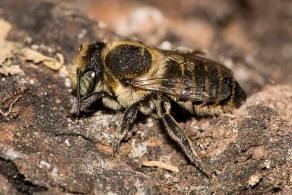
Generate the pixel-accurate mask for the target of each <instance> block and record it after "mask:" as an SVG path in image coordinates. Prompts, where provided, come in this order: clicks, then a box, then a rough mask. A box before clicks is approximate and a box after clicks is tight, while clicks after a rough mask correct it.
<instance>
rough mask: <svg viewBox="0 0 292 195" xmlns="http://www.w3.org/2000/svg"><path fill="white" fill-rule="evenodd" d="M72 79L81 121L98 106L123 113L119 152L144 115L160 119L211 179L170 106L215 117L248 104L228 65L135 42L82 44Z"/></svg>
mask: <svg viewBox="0 0 292 195" xmlns="http://www.w3.org/2000/svg"><path fill="white" fill-rule="evenodd" d="M70 77H71V83H72V86H73V89H75V91H76V95H77V104H75V105H74V106H73V107H72V110H71V113H74V114H76V115H77V117H79V115H80V112H83V111H86V110H88V109H89V107H90V105H92V104H93V103H94V102H96V101H98V100H101V101H102V103H103V105H104V106H106V107H108V108H110V109H113V110H125V112H124V116H123V121H122V123H121V126H120V128H119V132H118V136H117V139H116V142H115V144H114V150H115V151H116V150H117V149H118V147H119V145H120V143H121V141H123V139H124V138H125V136H126V135H127V133H128V131H129V129H130V128H131V126H132V125H133V123H134V121H135V119H136V117H137V113H138V112H141V113H142V114H144V115H151V116H154V117H157V118H159V119H161V121H162V123H163V124H164V127H165V129H166V131H167V133H168V134H169V135H170V137H171V138H172V139H173V140H174V141H175V142H176V143H177V144H178V145H179V146H180V148H181V149H182V151H183V152H184V153H185V155H186V156H187V157H188V159H189V160H190V162H191V163H192V164H194V165H195V166H196V167H197V168H198V169H199V170H200V171H201V172H202V173H203V174H205V175H207V176H210V175H211V174H210V172H209V171H207V169H206V168H205V167H204V165H203V164H202V163H201V161H200V159H199V158H198V155H197V154H196V152H195V150H194V148H193V146H192V142H191V141H190V139H189V138H188V136H187V135H186V134H185V132H184V131H183V130H182V129H181V128H180V127H179V125H178V123H177V122H176V120H175V119H174V118H173V116H172V115H171V114H170V111H171V102H175V103H177V104H178V105H180V106H181V107H182V108H183V109H185V110H187V111H189V112H190V113H191V114H194V115H197V116H214V115H219V114H221V113H225V112H231V111H232V109H234V108H237V107H239V106H240V104H241V103H242V102H243V101H244V100H245V99H246V94H245V92H244V90H243V89H242V88H241V87H240V85H239V84H238V82H237V81H236V80H235V79H234V77H233V75H232V72H231V70H229V69H228V68H226V67H225V66H224V65H222V64H220V63H218V62H216V61H213V60H210V59H208V58H205V57H202V56H201V55H198V53H196V52H193V53H192V52H186V51H179V50H178V51H172V50H162V49H157V48H153V47H149V46H146V45H144V44H143V43H141V42H137V41H114V42H112V43H108V42H95V43H84V44H82V45H81V47H80V48H79V52H78V53H77V55H76V56H75V58H74V60H73V63H72V66H71V72H70Z"/></svg>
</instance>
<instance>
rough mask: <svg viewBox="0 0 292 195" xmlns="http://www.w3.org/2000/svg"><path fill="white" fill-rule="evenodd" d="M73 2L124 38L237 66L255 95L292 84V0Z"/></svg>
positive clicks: (98, 0)
mask: <svg viewBox="0 0 292 195" xmlns="http://www.w3.org/2000/svg"><path fill="white" fill-rule="evenodd" d="M69 2H70V3H73V4H74V7H75V6H76V7H78V8H79V9H81V10H82V11H83V12H84V13H86V14H87V15H88V16H89V17H91V18H93V19H95V20H97V21H100V22H99V26H100V27H106V28H110V29H112V30H113V31H114V32H115V33H116V34H118V35H120V36H122V37H126V38H127V37H129V38H130V39H138V40H141V41H143V42H145V43H147V44H148V45H153V46H157V47H160V48H163V49H171V48H173V47H177V46H181V45H184V46H188V47H191V48H194V49H200V50H202V51H204V52H206V54H207V56H208V57H212V58H215V59H217V60H218V61H220V62H222V63H224V64H225V65H226V66H228V67H229V68H231V69H233V71H234V74H235V76H236V77H237V79H238V80H239V81H241V82H243V85H244V87H245V89H246V90H247V91H248V93H249V94H251V93H254V92H256V91H258V90H259V89H261V88H262V87H263V86H265V85H267V84H289V85H291V84H292V82H291V81H292V65H291V61H292V38H291V35H292V1H290V0H278V1H275V0H255V1H254V0H237V1H234V0H216V1H212V0H196V1H194V0H184V1H177V0H167V1H166V0H165V1H155V0H127V1H126V0H108V1H103V0H83V1H78V0H74V1H72V0H67V3H69Z"/></svg>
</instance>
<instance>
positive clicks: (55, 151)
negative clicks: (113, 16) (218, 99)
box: [0, 0, 292, 194]
mask: <svg viewBox="0 0 292 195" xmlns="http://www.w3.org/2000/svg"><path fill="white" fill-rule="evenodd" d="M212 2H213V1H212ZM225 2H226V6H225V8H224V9H225V11H222V13H221V12H220V9H219V10H217V12H214V9H215V8H214V7H213V6H215V5H213V6H209V7H206V8H205V12H206V14H205V15H204V14H203V13H202V12H200V14H201V16H204V17H206V18H208V16H209V15H210V13H214V14H217V15H215V16H212V17H209V18H208V19H210V21H211V22H213V23H214V24H217V25H218V29H219V30H218V31H220V28H222V26H221V27H220V25H223V24H222V23H224V22H227V21H228V19H230V18H229V17H230V15H231V16H232V15H233V14H235V13H234V12H236V10H237V9H236V8H234V6H235V5H233V3H231V2H229V1H225ZM228 2H229V3H228ZM232 2H233V1H232ZM240 2H242V3H243V5H245V4H244V2H249V1H240ZM257 2H258V1H257ZM261 2H263V1H261ZM265 2H266V1H265ZM268 2H270V1H268ZM283 2H284V1H283ZM149 4H151V5H153V6H155V5H156V3H155V2H154V3H153V2H152V1H149ZM209 4H211V3H209ZM215 4H216V3H215ZM287 4H288V3H287ZM203 5H205V4H204V3H202V5H201V6H203ZM231 5H232V6H231ZM261 5H262V4H261ZM241 6H242V5H241ZM259 6H260V5H259V4H257V3H247V4H246V7H245V9H250V10H254V9H257V10H258V9H259V8H258V7H259ZM266 6H270V4H269V3H267V4H266ZM279 6H280V5H277V6H276V8H275V9H276V11H275V12H276V13H272V14H274V16H275V17H276V16H277V17H280V16H279V10H281V9H280V8H279ZM282 6H283V7H284V6H285V5H284V3H283V5H282ZM24 7H25V9H24ZM158 7H159V6H158ZM203 7H204V6H203ZM223 7H224V6H223ZM235 7H236V6H235ZM291 7H292V6H291V4H290V8H291ZM179 8H180V9H183V8H181V7H179ZM184 9H187V8H186V7H185V8H184ZM261 11H262V12H264V11H263V10H261ZM277 11H278V12H277ZM185 13H186V16H185V17H187V14H189V15H191V14H192V13H188V12H187V11H186V12H185ZM223 13H224V14H226V13H228V14H227V15H226V16H225V15H224V14H223ZM244 13H245V12H244ZM252 13H253V14H254V17H255V18H257V17H256V16H257V14H258V13H254V12H252ZM208 14H209V15H208ZM241 14H243V13H241ZM199 16H200V15H199ZM199 16H197V15H196V14H195V15H194V17H199ZM225 17H226V18H227V19H226V18H225ZM259 18H260V17H258V20H257V21H258V25H263V24H262V23H261V22H262V21H261V20H260V19H259ZM216 19H217V20H216ZM0 20H1V21H2V22H3V21H5V24H6V26H4V25H3V26H2V27H3V28H2V27H1V28H2V29H0V44H2V42H3V44H4V49H3V51H4V50H5V49H7V50H8V49H9V51H10V47H11V52H10V53H11V54H13V55H8V57H7V59H6V58H5V60H3V61H2V62H1V55H0V62H1V63H3V64H0V68H1V67H2V68H4V67H6V66H5V64H8V62H9V63H10V65H17V66H18V67H19V68H20V70H21V71H18V72H17V73H15V74H14V72H13V71H11V69H6V70H7V71H8V73H7V74H4V71H3V72H1V74H0V111H1V113H0V194H100V193H110V192H111V193H117V194H142V193H144V194H159V193H162V194H164V193H165V194H166V193H174V194H180V193H187V194H212V193H219V194H220V193H222V194H263V193H273V192H283V193H284V192H285V193H287V194H289V193H292V87H291V85H268V84H269V83H270V81H269V79H268V78H269V77H270V75H272V73H274V72H273V71H272V70H273V69H274V67H275V65H274V64H273V65H269V64H267V63H268V60H269V58H270V57H267V56H266V54H264V53H261V52H260V54H259V56H258V58H256V60H255V61H256V62H257V63H255V64H256V65H255V67H251V64H252V65H254V64H253V62H255V61H252V62H251V61H249V60H248V59H249V58H248V57H247V53H248V52H250V51H251V50H253V49H255V48H256V49H261V47H263V48H264V47H265V46H264V43H265V41H267V40H265V39H264V38H262V39H261V40H260V41H258V42H254V45H253V47H250V46H246V45H244V43H239V44H242V45H243V47H248V49H249V50H247V51H244V50H240V49H239V50H238V49H235V48H233V47H231V48H230V47H229V46H230V45H229V44H228V43H222V47H220V46H217V47H219V48H221V50H219V49H218V52H217V53H215V52H214V53H211V54H210V55H211V56H213V57H215V58H216V59H225V62H228V60H226V58H227V59H230V60H232V65H231V68H232V69H233V71H234V73H235V76H237V75H238V79H239V81H240V82H241V83H242V84H243V86H244V88H245V89H246V90H247V92H248V94H249V95H250V96H249V98H248V100H247V102H246V103H245V104H244V105H242V106H241V107H240V108H239V109H238V110H235V111H234V113H233V115H222V116H219V117H214V118H195V117H193V116H190V115H188V117H187V118H185V117H179V116H180V115H182V114H186V113H185V112H184V111H183V110H181V109H180V108H178V107H175V108H174V111H173V115H174V116H175V117H176V118H177V119H178V121H179V123H180V125H181V127H183V128H184V129H185V131H186V133H187V134H188V135H189V137H190V138H191V139H192V141H193V145H194V146H195V150H196V151H197V152H198V153H199V154H200V158H201V159H202V161H203V162H204V164H205V166H206V167H207V168H208V169H209V170H212V172H213V177H212V178H211V179H208V178H206V177H205V176H204V175H202V174H201V173H200V172H198V170H197V169H196V168H195V167H194V166H192V165H190V164H189V162H188V160H187V159H186V157H185V156H184V155H183V154H182V152H181V150H180V149H179V147H177V146H176V145H175V143H174V142H173V141H171V140H170V138H169V136H168V135H167V134H166V131H165V130H164V129H163V126H162V125H161V123H160V122H159V121H157V120H155V119H151V118H146V119H145V117H144V116H142V115H141V116H139V119H138V121H137V122H136V123H135V125H134V127H133V130H132V131H131V133H130V135H129V136H128V140H127V141H126V142H125V143H123V144H122V146H121V148H120V149H119V153H118V154H117V155H116V156H115V157H113V156H112V147H111V145H110V144H111V143H112V141H113V140H114V137H115V133H116V131H117V128H118V127H119V125H120V121H121V119H122V112H113V111H110V110H108V109H105V108H104V107H102V106H101V104H97V105H96V107H97V109H96V110H97V111H96V112H95V113H93V114H92V115H89V116H88V115H83V116H82V117H81V119H80V120H79V121H77V120H76V119H74V118H70V117H69V116H68V110H69V109H70V106H71V104H72V101H71V100H72V99H73V96H72V94H71V89H70V86H69V84H68V79H67V78H66V74H65V73H66V72H65V73H64V74H62V72H61V71H54V70H51V69H50V68H48V67H47V66H45V65H44V64H43V63H42V62H38V61H33V60H27V59H26V58H25V56H24V57H23V53H22V52H21V51H22V49H23V48H33V49H35V50H37V51H38V52H40V53H42V54H44V55H46V56H50V57H55V56H56V54H57V53H60V54H62V55H63V56H64V58H65V64H66V66H67V64H69V63H70V61H71V59H72V57H73V56H74V53H75V52H76V50H77V48H78V47H79V45H80V44H81V43H82V42H85V41H95V40H103V39H107V40H114V39H118V38H119V37H118V36H117V35H116V33H114V32H113V31H111V30H109V29H107V28H104V27H103V26H102V25H99V23H98V22H96V21H95V20H93V19H89V18H88V17H87V16H85V15H84V14H83V13H81V12H80V11H79V10H77V9H75V7H74V6H72V5H71V6H69V5H68V4H67V3H62V2H61V3H60V2H59V1H54V2H53V3H52V2H50V1H32V0H22V1H16V0H2V1H1V2H0ZM246 20H247V22H248V21H250V23H252V22H255V21H253V19H252V18H247V19H246ZM290 21H292V17H291V16H290ZM1 24H4V23H1ZM272 24H274V25H277V24H276V23H272ZM231 25H232V24H231ZM7 26H10V27H9V32H8V33H2V34H1V32H4V31H5V28H4V27H7ZM276 27H279V28H280V26H279V25H278V26H275V28H276ZM7 28H8V27H7ZM235 28H236V26H235ZM207 29H208V28H207ZM170 33H174V34H176V33H177V32H170ZM256 33H257V31H256V30H254V29H252V31H251V32H250V34H249V35H250V36H251V37H253V38H254V39H256V36H257V34H256ZM258 33H259V32H258ZM277 33H279V34H281V32H280V30H279V32H277ZM285 33H286V31H285V32H283V36H286V34H285ZM4 34H5V37H1V36H4ZM232 34H233V33H230V34H229V35H226V36H232ZM139 36H143V34H142V35H139ZM165 36H167V35H165ZM186 36H187V35H186ZM213 36H215V38H213V39H216V38H218V40H219V39H220V35H216V34H214V35H213ZM216 36H218V37H216ZM171 37H174V35H173V36H171ZM1 38H3V40H2V39H1ZM140 38H141V39H142V40H144V41H147V37H140ZM265 38H266V37H265ZM174 40H175V41H176V42H177V43H184V41H183V40H178V38H177V37H176V38H175V39H174ZM231 40H233V39H232V38H231ZM271 40H272V41H273V40H274V39H271ZM175 41H174V42H175ZM269 41H270V40H269ZM288 41H289V42H290V44H291V43H292V40H291V37H290V40H288ZM153 43H154V44H157V46H158V43H155V41H154V42H153ZM235 43H238V42H236V41H235ZM3 44H2V45H3ZM204 44H205V43H204ZM269 44H270V42H269ZM277 44H278V43H275V45H276V46H275V47H277ZM6 45H7V47H6ZM8 45H9V47H8ZM290 47H291V46H290ZM0 48H1V49H2V48H3V47H1V46H0ZM287 48H288V46H287ZM2 53H3V52H2ZM8 53H9V52H8ZM223 53H227V54H226V56H227V57H226V56H225V58H223V56H222V55H223ZM3 55H4V54H3ZM274 55H275V57H276V55H277V54H274ZM287 55H288V54H287ZM4 57H5V56H4ZM290 58H291V56H290ZM277 59H278V58H277ZM288 59H289V56H288V57H287V58H283V59H282V61H281V59H279V60H278V63H279V64H284V63H285V62H287V61H288ZM272 60H274V61H273V62H276V61H277V60H276V59H272ZM259 62H261V63H259ZM289 63H291V61H290V62H289ZM261 64H267V66H266V67H265V68H266V69H265V71H264V72H261V71H260V70H262V69H263V68H262V66H261ZM290 65H291V64H290ZM7 67H8V66H7ZM7 67H6V68H7ZM10 67H14V68H15V67H16V66H10ZM279 67H285V66H284V65H279ZM286 67H288V68H287V71H289V66H288V65H287V64H286ZM0 70H2V69H0ZM17 70H19V69H17ZM290 70H291V67H290ZM240 71H241V72H242V71H243V72H244V73H243V74H241V75H244V76H240V73H239V72H240ZM20 72H21V73H20ZM290 74H291V72H290ZM64 75H65V76H64ZM279 75H280V76H279ZM284 75H287V72H285V70H282V72H279V71H278V70H277V72H276V73H275V74H274V76H273V79H276V78H281V77H284ZM285 79H287V78H285ZM285 79H284V78H283V79H282V80H281V79H280V82H282V83H288V82H287V81H286V80H285ZM290 84H291V83H290ZM177 113H182V114H177ZM147 161H161V162H164V163H165V164H167V165H168V166H169V167H172V168H173V167H175V168H178V170H179V171H178V172H176V171H169V170H166V169H162V168H161V167H163V166H161V167H152V166H143V164H145V165H146V164H147V163H145V162H147ZM172 168H169V169H170V170H177V169H172Z"/></svg>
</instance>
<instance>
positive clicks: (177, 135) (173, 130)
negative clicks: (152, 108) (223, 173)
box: [158, 100, 211, 178]
mask: <svg viewBox="0 0 292 195" xmlns="http://www.w3.org/2000/svg"><path fill="white" fill-rule="evenodd" d="M158 115H159V116H160V117H161V119H162V121H163V124H164V126H165V128H166V130H167V133H168V134H169V136H170V137H171V138H172V139H173V140H174V141H176V143H177V144H178V145H179V146H180V147H181V148H182V150H183V151H184V153H185V154H186V155H187V157H188V158H189V160H190V161H191V163H193V164H194V165H195V166H196V167H197V168H198V169H199V170H200V171H201V172H202V173H203V174H204V175H206V176H207V177H209V178H210V177H211V174H210V173H209V172H208V171H207V170H206V169H205V168H204V166H203V164H202V162H201V161H200V160H199V159H198V157H197V154H196V152H195V150H194V148H193V146H192V143H191V140H190V139H189V138H188V137H187V135H186V134H185V132H184V131H183V130H182V129H181V128H180V127H179V125H178V124H177V122H176V121H175V119H174V118H173V117H172V116H171V115H170V102H168V101H167V100H166V101H165V100H164V101H162V102H161V104H160V108H159V109H158Z"/></svg>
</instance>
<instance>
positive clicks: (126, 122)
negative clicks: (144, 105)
mask: <svg viewBox="0 0 292 195" xmlns="http://www.w3.org/2000/svg"><path fill="white" fill-rule="evenodd" d="M140 107H141V102H137V103H135V104H133V105H132V106H130V107H129V108H128V109H127V110H126V111H125V113H124V117H123V122H122V124H121V127H120V130H119V133H118V134H119V135H118V138H117V140H116V141H115V142H114V144H113V148H114V153H116V152H117V150H118V148H119V146H120V143H121V142H122V141H123V139H124V138H125V137H126V135H127V134H128V132H129V128H130V127H131V125H132V124H133V123H134V121H135V120H136V117H137V113H138V110H139V108H140Z"/></svg>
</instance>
